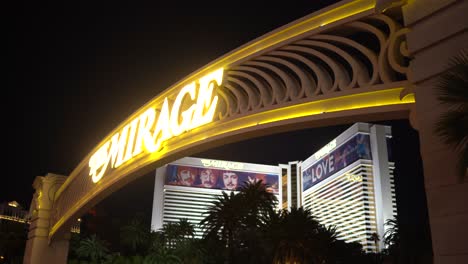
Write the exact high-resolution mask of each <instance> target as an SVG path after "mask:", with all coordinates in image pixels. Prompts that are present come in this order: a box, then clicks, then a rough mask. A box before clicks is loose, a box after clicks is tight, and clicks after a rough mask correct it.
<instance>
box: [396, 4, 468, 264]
mask: <svg viewBox="0 0 468 264" xmlns="http://www.w3.org/2000/svg"><path fill="white" fill-rule="evenodd" d="M467 14H468V1H457V0H408V1H407V4H406V5H404V6H403V15H404V22H405V26H406V27H408V28H409V29H410V30H409V33H408V34H407V35H406V37H407V45H408V50H409V53H410V56H411V57H412V60H411V62H410V67H409V68H410V72H409V74H408V77H409V80H410V81H411V82H412V83H413V84H414V92H415V98H416V107H415V109H414V112H413V113H412V120H411V124H412V125H413V126H414V127H415V129H417V130H418V131H419V138H420V143H421V144H420V145H421V147H420V152H421V157H422V160H423V166H424V181H425V182H424V184H425V189H426V197H427V205H428V211H429V221H430V227H431V236H432V247H433V251H434V263H444V264H450V263H468V243H467V242H466V238H467V237H468V225H467V223H468V203H467V201H468V182H467V180H466V176H465V178H464V179H460V177H459V176H458V175H457V172H456V169H455V168H456V159H457V158H458V157H457V155H459V154H457V153H456V151H455V150H454V149H453V148H452V147H450V146H447V145H445V144H444V143H443V142H442V140H441V138H440V137H438V136H437V135H436V134H435V132H434V128H435V124H436V122H437V121H438V120H439V118H440V116H441V114H442V113H444V112H445V111H446V110H447V108H446V107H444V106H442V105H440V103H439V102H438V100H437V94H436V81H437V77H438V76H439V75H440V74H441V73H442V72H444V71H445V70H447V67H448V66H447V63H448V62H449V59H450V58H452V57H453V56H455V55H457V54H459V52H460V51H461V50H462V49H466V48H468V44H467V43H468V31H467V25H468V19H467ZM467 89H468V87H467ZM409 176H410V175H409Z"/></svg>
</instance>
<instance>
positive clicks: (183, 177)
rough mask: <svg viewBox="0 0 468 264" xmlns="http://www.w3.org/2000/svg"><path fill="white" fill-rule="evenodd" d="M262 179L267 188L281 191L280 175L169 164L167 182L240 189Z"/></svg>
mask: <svg viewBox="0 0 468 264" xmlns="http://www.w3.org/2000/svg"><path fill="white" fill-rule="evenodd" d="M260 180H261V181H262V182H263V183H265V184H266V185H267V190H268V191H270V192H272V193H274V194H278V193H279V189H278V187H279V175H275V174H265V173H255V172H245V171H234V170H223V169H214V168H208V167H194V166H186V165H174V164H169V165H167V168H166V179H165V184H167V185H175V186H186V187H196V188H209V189H219V190H228V191H230V190H232V191H235V190H238V189H239V187H241V186H242V185H243V184H245V183H247V182H256V181H260Z"/></svg>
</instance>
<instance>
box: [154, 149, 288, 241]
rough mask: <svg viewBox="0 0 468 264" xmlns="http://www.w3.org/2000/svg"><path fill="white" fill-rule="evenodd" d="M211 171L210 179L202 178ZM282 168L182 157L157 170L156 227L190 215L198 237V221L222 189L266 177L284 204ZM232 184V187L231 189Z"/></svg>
mask: <svg viewBox="0 0 468 264" xmlns="http://www.w3.org/2000/svg"><path fill="white" fill-rule="evenodd" d="M207 171H210V173H211V176H212V177H211V179H210V178H209V176H208V175H207V177H206V179H209V180H208V182H206V181H205V182H204V181H203V180H202V179H201V178H203V176H202V175H204V174H205V172H207ZM280 175H281V168H280V167H279V166H270V165H262V164H253V163H241V162H233V161H223V160H211V159H201V158H192V157H187V158H182V159H179V160H177V161H175V162H172V163H170V164H167V165H166V166H163V167H160V168H158V169H157V170H156V178H155V189H154V198H153V212H152V218H151V228H152V230H158V229H160V228H162V227H163V225H164V224H166V223H169V222H173V223H175V222H179V220H180V219H183V218H185V219H187V220H188V221H189V222H190V223H192V224H193V225H194V227H195V237H201V236H202V234H203V230H201V229H200V227H199V226H198V224H199V223H200V221H201V220H202V219H203V218H204V217H205V216H206V215H205V214H204V213H205V212H207V209H208V208H209V206H210V205H211V204H212V202H213V201H215V200H216V199H218V197H219V196H221V195H222V192H223V191H225V192H228V193H229V192H230V191H231V190H234V191H235V190H236V189H238V187H240V186H241V185H242V184H243V183H244V182H246V181H249V180H250V181H252V180H262V182H266V183H267V185H268V186H269V187H270V190H271V191H272V192H273V193H274V194H275V195H276V197H277V198H278V201H279V203H278V209H279V207H280V205H281V203H282V202H281V188H279V186H281V177H280ZM230 188H232V189H230Z"/></svg>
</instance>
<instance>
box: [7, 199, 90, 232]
mask: <svg viewBox="0 0 468 264" xmlns="http://www.w3.org/2000/svg"><path fill="white" fill-rule="evenodd" d="M29 220H30V215H29V211H28V210H24V209H23V207H22V206H21V205H20V204H19V203H18V202H16V201H11V202H4V203H1V204H0V225H1V224H2V222H3V221H13V222H18V223H23V224H28V225H29ZM80 222H81V219H78V221H77V222H76V223H75V224H74V225H73V226H72V227H71V232H73V233H80Z"/></svg>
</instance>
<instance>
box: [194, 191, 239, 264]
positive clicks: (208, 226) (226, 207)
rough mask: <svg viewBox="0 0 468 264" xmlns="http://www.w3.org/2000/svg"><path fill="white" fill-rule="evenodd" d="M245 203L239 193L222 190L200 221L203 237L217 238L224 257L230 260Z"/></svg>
mask: <svg viewBox="0 0 468 264" xmlns="http://www.w3.org/2000/svg"><path fill="white" fill-rule="evenodd" d="M244 212H245V205H244V204H243V203H242V197H241V196H240V195H236V194H234V192H231V193H230V194H229V195H228V194H227V193H226V192H222V196H220V197H218V199H217V200H216V201H214V202H213V203H212V205H211V206H210V207H209V208H208V210H207V212H205V214H207V216H206V217H205V218H204V219H203V220H202V221H201V222H200V225H201V227H202V228H203V230H204V238H205V239H219V241H220V242H221V243H222V244H223V245H224V247H225V248H226V252H225V255H226V259H227V260H231V258H232V257H233V250H234V248H235V246H236V245H234V242H235V241H237V236H238V233H239V231H240V230H241V227H242V226H241V225H240V223H241V222H242V219H243V215H244Z"/></svg>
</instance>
